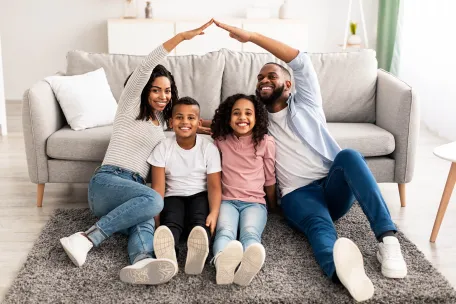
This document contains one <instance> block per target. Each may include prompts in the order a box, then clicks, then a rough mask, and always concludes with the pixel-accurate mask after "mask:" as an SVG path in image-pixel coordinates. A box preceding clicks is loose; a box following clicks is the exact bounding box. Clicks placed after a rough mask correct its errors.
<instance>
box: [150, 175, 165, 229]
mask: <svg viewBox="0 0 456 304" xmlns="http://www.w3.org/2000/svg"><path fill="white" fill-rule="evenodd" d="M150 187H151V188H152V189H154V190H155V191H157V192H158V194H160V195H161V197H162V198H164V197H165V168H161V167H155V166H152V182H151V184H150ZM154 220H155V229H156V228H157V227H158V226H160V213H159V214H157V215H156V216H154Z"/></svg>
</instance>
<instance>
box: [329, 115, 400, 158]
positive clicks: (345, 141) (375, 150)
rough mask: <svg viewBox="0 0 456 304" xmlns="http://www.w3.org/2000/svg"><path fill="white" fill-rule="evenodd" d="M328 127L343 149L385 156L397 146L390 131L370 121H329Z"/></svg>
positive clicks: (367, 154)
mask: <svg viewBox="0 0 456 304" xmlns="http://www.w3.org/2000/svg"><path fill="white" fill-rule="evenodd" d="M328 129H329V131H330V133H331V135H332V136H333V137H334V139H335V140H336V141H337V143H338V144H339V146H340V147H341V148H342V149H346V148H351V149H355V150H357V151H359V152H360V153H361V154H362V155H363V156H365V157H370V156H383V155H388V154H390V153H392V152H393V151H394V149H395V147H396V145H395V142H394V136H393V134H391V133H390V132H388V131H386V130H384V129H382V128H380V127H378V126H376V125H374V124H370V123H328Z"/></svg>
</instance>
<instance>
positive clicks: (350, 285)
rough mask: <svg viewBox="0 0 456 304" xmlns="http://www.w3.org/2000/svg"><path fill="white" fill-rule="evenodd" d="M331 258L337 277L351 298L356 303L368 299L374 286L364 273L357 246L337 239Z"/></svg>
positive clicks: (349, 241) (344, 239)
mask: <svg viewBox="0 0 456 304" xmlns="http://www.w3.org/2000/svg"><path fill="white" fill-rule="evenodd" d="M333 256H334V265H335V266H336V273H337V276H338V277H339V280H340V282H341V283H342V285H344V286H345V288H347V290H348V292H350V294H351V296H352V297H353V298H354V299H355V300H356V301H358V302H361V301H366V300H368V299H370V298H371V297H372V296H373V295H374V285H373V284H372V281H371V280H370V279H369V278H368V277H367V275H366V272H365V271H364V262H363V256H362V255H361V252H360V251H359V249H358V246H356V244H355V243H353V242H352V241H351V240H349V239H347V238H339V239H338V240H337V241H336V243H335V244H334V250H333Z"/></svg>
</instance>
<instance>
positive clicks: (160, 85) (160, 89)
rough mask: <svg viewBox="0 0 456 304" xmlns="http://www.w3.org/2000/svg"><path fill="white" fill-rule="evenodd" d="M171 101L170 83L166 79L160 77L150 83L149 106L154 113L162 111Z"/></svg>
mask: <svg viewBox="0 0 456 304" xmlns="http://www.w3.org/2000/svg"><path fill="white" fill-rule="evenodd" d="M170 100H171V82H170V81H169V79H168V77H165V76H160V77H157V78H155V79H154V81H153V82H152V88H151V89H150V93H149V104H150V106H151V107H152V109H154V111H159V112H161V111H163V110H164V109H165V107H166V105H167V104H168V103H169V101H170Z"/></svg>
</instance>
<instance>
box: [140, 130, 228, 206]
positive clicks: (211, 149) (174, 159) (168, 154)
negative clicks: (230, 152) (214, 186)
mask: <svg viewBox="0 0 456 304" xmlns="http://www.w3.org/2000/svg"><path fill="white" fill-rule="evenodd" d="M147 162H148V163H149V164H151V165H152V166H155V167H161V168H165V178H166V188H165V197H166V196H190V195H193V194H196V193H199V192H203V191H207V175H208V174H212V173H216V172H220V171H222V168H221V165H220V152H219V151H218V149H217V147H216V146H215V145H214V144H213V143H212V142H210V141H209V140H208V139H205V138H203V137H201V136H196V144H195V146H194V147H193V148H191V149H190V150H185V149H182V148H181V147H180V146H179V145H178V144H177V141H176V136H172V137H169V138H166V139H165V140H163V141H162V142H161V143H159V144H158V145H157V146H156V147H155V149H154V150H153V151H152V154H151V155H150V156H149V159H148V160H147Z"/></svg>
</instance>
